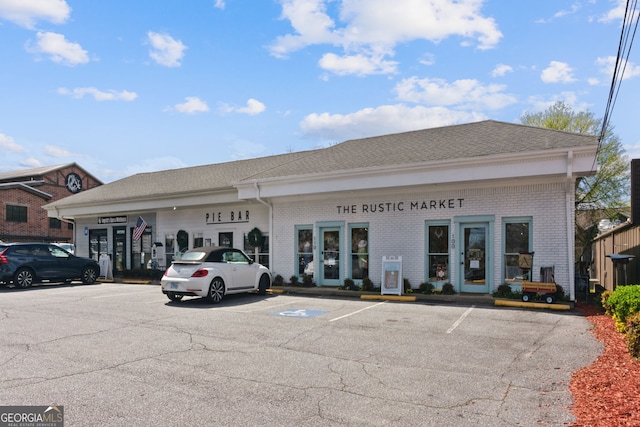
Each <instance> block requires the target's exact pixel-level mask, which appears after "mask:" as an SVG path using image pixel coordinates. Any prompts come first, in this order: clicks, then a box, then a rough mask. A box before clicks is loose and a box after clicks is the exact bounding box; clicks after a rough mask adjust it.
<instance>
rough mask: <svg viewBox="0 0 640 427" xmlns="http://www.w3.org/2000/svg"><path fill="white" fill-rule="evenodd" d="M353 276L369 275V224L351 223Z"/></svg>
mask: <svg viewBox="0 0 640 427" xmlns="http://www.w3.org/2000/svg"><path fill="white" fill-rule="evenodd" d="M350 228H351V278H352V279H353V280H362V279H365V278H368V277H369V225H368V224H366V225H351V226H350Z"/></svg>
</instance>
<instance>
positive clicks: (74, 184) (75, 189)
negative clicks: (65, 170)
mask: <svg viewBox="0 0 640 427" xmlns="http://www.w3.org/2000/svg"><path fill="white" fill-rule="evenodd" d="M64 183H65V186H66V187H67V190H69V191H70V192H72V193H74V194H75V193H79V192H80V191H81V190H82V178H80V175H78V174H77V173H75V172H71V173H70V174H69V175H67V176H66V177H65V179H64Z"/></svg>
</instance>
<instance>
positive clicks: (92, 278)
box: [80, 267, 98, 285]
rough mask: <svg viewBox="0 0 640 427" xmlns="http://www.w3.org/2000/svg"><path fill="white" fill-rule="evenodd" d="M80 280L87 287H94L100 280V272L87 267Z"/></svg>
mask: <svg viewBox="0 0 640 427" xmlns="http://www.w3.org/2000/svg"><path fill="white" fill-rule="evenodd" d="M80 278H81V279H82V283H84V284H85V285H93V284H94V283H95V282H96V280H97V279H98V271H97V270H96V269H95V267H86V268H85V269H84V270H82V276H81V277H80Z"/></svg>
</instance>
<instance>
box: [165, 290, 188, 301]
mask: <svg viewBox="0 0 640 427" xmlns="http://www.w3.org/2000/svg"><path fill="white" fill-rule="evenodd" d="M183 296H184V295H180V294H176V293H175V292H169V293H168V294H167V297H169V299H170V300H171V301H174V302H180V301H182V297H183Z"/></svg>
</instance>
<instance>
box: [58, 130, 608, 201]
mask: <svg viewBox="0 0 640 427" xmlns="http://www.w3.org/2000/svg"><path fill="white" fill-rule="evenodd" d="M597 144H598V141H597V139H596V138H595V137H593V136H588V135H579V134H573V133H567V132H561V131H556V130H551V129H545V128H537V127H531V126H523V125H518V124H512V123H503V122H497V121H493V120H487V121H482V122H476V123H469V124H463V125H454V126H447V127H440V128H431V129H424V130H419V131H413V132H404V133H398V134H391V135H383V136H376V137H370V138H362V139H353V140H349V141H345V142H343V143H340V144H336V145H334V146H331V147H328V148H324V149H319V150H311V151H303V152H297V153H288V154H282V155H276V156H269V157H261V158H256V159H248V160H239V161H234V162H228V163H218V164H211V165H204V166H195V167H188V168H182V169H173V170H166V171H160V172H150V173H141V174H136V175H133V176H130V177H127V178H123V179H121V180H119V181H115V182H112V183H109V184H106V185H102V186H100V187H96V188H93V189H91V190H87V191H83V192H81V193H78V194H76V195H73V196H69V197H67V198H65V199H62V200H59V201H57V202H56V203H55V205H57V206H60V207H64V206H73V205H81V204H86V203H91V202H94V201H95V202H104V201H126V200H133V199H148V198H156V197H164V196H171V195H173V194H185V193H198V192H213V191H216V190H230V189H232V188H233V183H237V182H241V181H249V180H253V179H266V178H282V177H287V176H292V177H293V176H301V175H305V174H312V173H326V172H334V171H335V172H338V171H346V170H354V169H358V168H375V167H380V166H394V165H398V166H400V165H412V164H418V163H424V162H435V161H440V160H452V159H470V158H477V157H484V156H492V155H498V154H506V153H524V152H536V151H542V150H550V149H566V148H572V147H584V146H596V145H597Z"/></svg>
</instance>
